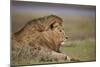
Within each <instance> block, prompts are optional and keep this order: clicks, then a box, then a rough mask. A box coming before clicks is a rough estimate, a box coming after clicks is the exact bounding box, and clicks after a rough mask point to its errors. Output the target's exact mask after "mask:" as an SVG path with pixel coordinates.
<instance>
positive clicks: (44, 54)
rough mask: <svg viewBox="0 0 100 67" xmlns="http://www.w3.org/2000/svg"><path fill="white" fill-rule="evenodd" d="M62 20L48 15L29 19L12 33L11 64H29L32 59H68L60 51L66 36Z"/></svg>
mask: <svg viewBox="0 0 100 67" xmlns="http://www.w3.org/2000/svg"><path fill="white" fill-rule="evenodd" d="M62 22H63V20H62V19H61V18H60V17H58V16H56V15H49V16H45V17H41V18H38V19H34V20H31V21H29V22H28V23H27V24H26V25H25V26H24V27H23V28H22V29H20V30H19V31H18V32H16V33H14V34H12V42H11V43H12V45H11V46H12V53H11V56H12V58H11V60H12V64H31V60H32V59H33V60H35V59H36V60H38V61H53V60H54V61H59V60H66V61H70V58H69V57H68V56H67V55H65V54H63V53H61V52H60V46H61V45H62V44H63V43H64V41H65V39H66V38H67V37H65V33H64V30H63V29H62ZM23 60H25V61H26V62H23Z"/></svg>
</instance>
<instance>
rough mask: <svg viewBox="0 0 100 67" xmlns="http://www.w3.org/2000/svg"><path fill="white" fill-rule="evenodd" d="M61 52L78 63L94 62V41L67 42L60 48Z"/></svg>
mask: <svg viewBox="0 0 100 67" xmlns="http://www.w3.org/2000/svg"><path fill="white" fill-rule="evenodd" d="M61 50H62V52H64V53H66V54H67V55H69V56H70V57H72V58H75V59H79V60H80V61H94V60H96V55H95V53H96V44H95V39H86V40H76V41H67V42H66V44H65V45H64V46H63V47H62V48H61Z"/></svg>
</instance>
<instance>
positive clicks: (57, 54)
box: [51, 51, 71, 62]
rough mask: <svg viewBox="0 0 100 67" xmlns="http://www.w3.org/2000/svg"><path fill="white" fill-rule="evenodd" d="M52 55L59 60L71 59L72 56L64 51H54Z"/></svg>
mask: <svg viewBox="0 0 100 67" xmlns="http://www.w3.org/2000/svg"><path fill="white" fill-rule="evenodd" d="M51 57H53V59H55V60H57V61H68V62H69V61H71V59H70V57H69V56H67V55H66V54H63V53H58V52H55V51H52V53H51Z"/></svg>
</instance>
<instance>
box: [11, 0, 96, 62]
mask: <svg viewBox="0 0 100 67" xmlns="http://www.w3.org/2000/svg"><path fill="white" fill-rule="evenodd" d="M51 14H54V15H57V16H59V17H61V18H62V19H63V21H64V22H63V27H64V31H65V32H66V35H67V36H68V37H69V39H68V40H67V41H66V43H65V45H63V46H62V47H61V51H62V52H64V53H66V54H68V55H69V56H70V57H73V58H76V59H79V60H81V61H95V60H96V40H95V38H96V6H82V5H71V4H54V3H38V2H25V1H12V4H11V26H12V27H11V33H13V32H16V31H18V30H19V29H21V28H22V27H23V26H24V25H25V24H26V23H27V22H28V21H30V20H32V19H35V18H39V17H42V16H47V15H51Z"/></svg>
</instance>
